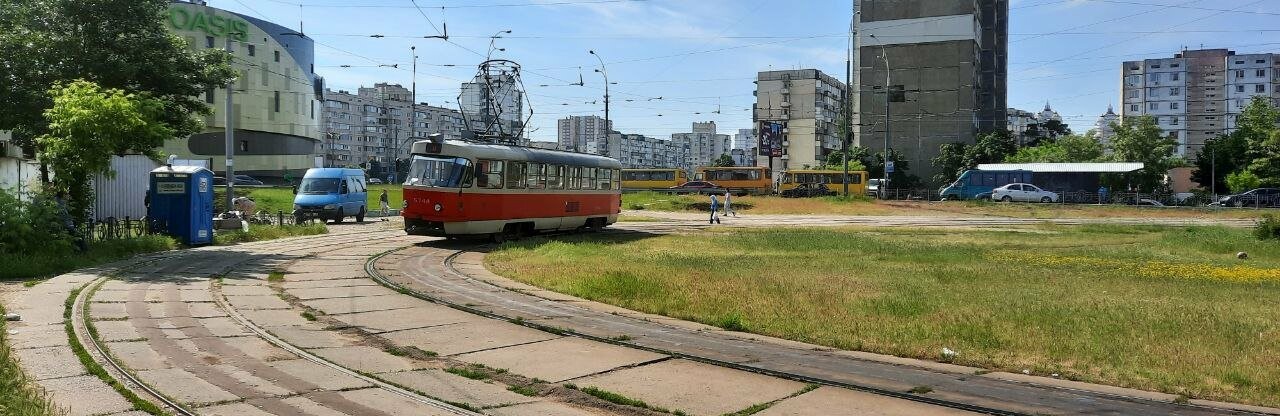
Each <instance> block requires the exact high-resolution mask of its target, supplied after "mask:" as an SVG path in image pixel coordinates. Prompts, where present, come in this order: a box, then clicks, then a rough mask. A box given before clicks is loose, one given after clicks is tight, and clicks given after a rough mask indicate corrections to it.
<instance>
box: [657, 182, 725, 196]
mask: <svg viewBox="0 0 1280 416" xmlns="http://www.w3.org/2000/svg"><path fill="white" fill-rule="evenodd" d="M667 191H668V192H674V193H676V194H679V195H684V194H698V195H711V194H723V193H725V189H724V187H721V186H720V185H716V184H714V183H711V182H707V181H689V182H685V183H684V185H680V186H673V187H670V188H667Z"/></svg>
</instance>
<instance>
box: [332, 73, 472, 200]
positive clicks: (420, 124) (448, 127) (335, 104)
mask: <svg viewBox="0 0 1280 416" xmlns="http://www.w3.org/2000/svg"><path fill="white" fill-rule="evenodd" d="M412 95H413V94H412V92H411V91H410V90H409V89H406V88H404V87H403V86H401V85H400V84H387V83H377V84H374V86H373V87H361V88H359V89H358V90H356V93H355V94H352V93H351V92H348V91H343V90H339V91H333V90H329V91H326V92H325V103H324V126H323V128H324V140H323V141H322V143H321V149H322V151H323V152H324V162H325V163H324V165H325V166H328V167H343V166H361V165H364V166H366V167H368V166H377V167H378V169H377V171H371V172H370V174H371V175H376V176H377V177H380V178H381V177H384V176H386V174H387V173H388V172H387V171H386V169H385V168H386V167H388V166H391V165H392V164H393V161H394V160H395V159H396V158H404V157H405V155H406V154H408V151H409V146H410V145H411V144H412V143H413V141H415V140H421V139H423V138H426V137H427V136H428V135H431V134H433V133H442V134H444V135H446V136H450V137H458V136H460V135H461V134H462V130H463V128H464V127H465V126H464V123H463V119H462V113H460V112H458V110H455V109H451V108H445V107H438V106H432V105H429V104H427V103H418V105H416V106H414V105H413V104H412V101H411V100H412ZM412 110H416V112H417V114H416V116H414V117H411V116H410V114H411V113H412ZM368 162H376V163H373V164H369V163H368Z"/></svg>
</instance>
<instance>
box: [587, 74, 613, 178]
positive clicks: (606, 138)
mask: <svg viewBox="0 0 1280 416" xmlns="http://www.w3.org/2000/svg"><path fill="white" fill-rule="evenodd" d="M587 52H588V53H590V54H591V56H594V57H596V60H598V61H600V69H597V70H596V72H599V73H600V75H602V76H604V156H609V134H610V133H612V130H613V126H611V125H609V73H608V72H606V68H605V66H604V59H602V58H600V54H597V53H596V51H595V50H588V51H587Z"/></svg>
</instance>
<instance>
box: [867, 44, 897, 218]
mask: <svg viewBox="0 0 1280 416" xmlns="http://www.w3.org/2000/svg"><path fill="white" fill-rule="evenodd" d="M868 36H870V37H871V38H873V39H875V40H877V41H879V40H880V38H877V37H876V35H868ZM880 59H883V60H884V182H881V183H880V187H879V190H880V199H885V198H887V197H888V196H889V188H888V187H889V164H890V163H892V162H890V161H889V133H890V128H891V126H890V125H889V102H890V99H891V97H890V91H889V90H890V88H889V82H890V78H889V52H888V45H885V44H881V45H880Z"/></svg>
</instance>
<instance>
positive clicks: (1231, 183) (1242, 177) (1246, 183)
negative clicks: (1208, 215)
mask: <svg viewBox="0 0 1280 416" xmlns="http://www.w3.org/2000/svg"><path fill="white" fill-rule="evenodd" d="M1261 184H1262V180H1261V179H1259V178H1258V175H1254V174H1253V172H1250V171H1247V170H1242V171H1239V172H1235V173H1232V174H1230V175H1227V187H1228V188H1230V189H1231V193H1236V194H1238V193H1241V192H1244V191H1248V190H1250V189H1253V188H1257V187H1258V186H1259V185H1261Z"/></svg>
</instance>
